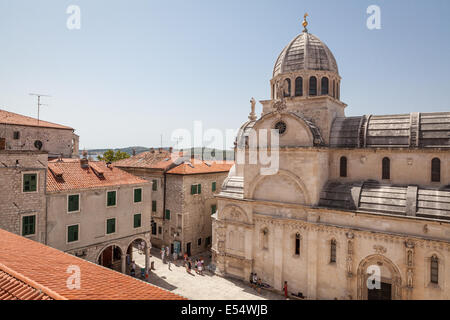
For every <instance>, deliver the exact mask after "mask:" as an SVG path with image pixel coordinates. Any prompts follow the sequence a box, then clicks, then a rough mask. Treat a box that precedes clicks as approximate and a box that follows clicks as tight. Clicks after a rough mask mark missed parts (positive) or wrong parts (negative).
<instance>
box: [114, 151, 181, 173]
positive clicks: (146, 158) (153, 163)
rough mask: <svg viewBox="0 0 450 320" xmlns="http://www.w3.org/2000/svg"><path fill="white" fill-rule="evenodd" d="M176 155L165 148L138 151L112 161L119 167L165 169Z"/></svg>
mask: <svg viewBox="0 0 450 320" xmlns="http://www.w3.org/2000/svg"><path fill="white" fill-rule="evenodd" d="M176 159H178V156H177V155H176V154H174V153H170V152H168V151H166V150H161V151H159V150H154V151H147V152H142V153H139V154H137V155H135V156H132V157H130V158H127V159H122V160H119V161H116V162H114V166H115V167H119V168H143V169H157V170H167V169H168V168H170V167H173V166H174V165H175V161H176Z"/></svg>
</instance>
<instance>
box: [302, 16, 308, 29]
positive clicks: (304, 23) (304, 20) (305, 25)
mask: <svg viewBox="0 0 450 320" xmlns="http://www.w3.org/2000/svg"><path fill="white" fill-rule="evenodd" d="M308 16H309V15H308V13H305V15H304V16H303V22H302V25H303V28H304V29H303V32H308V29H306V27H307V26H308V21H306V17H308Z"/></svg>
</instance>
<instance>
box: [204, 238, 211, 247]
mask: <svg viewBox="0 0 450 320" xmlns="http://www.w3.org/2000/svg"><path fill="white" fill-rule="evenodd" d="M210 244H211V237H206V238H205V247H207V246H209V245H210Z"/></svg>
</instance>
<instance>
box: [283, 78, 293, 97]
mask: <svg viewBox="0 0 450 320" xmlns="http://www.w3.org/2000/svg"><path fill="white" fill-rule="evenodd" d="M290 96H291V79H285V80H284V97H285V98H286V97H290Z"/></svg>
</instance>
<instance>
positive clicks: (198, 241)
mask: <svg viewBox="0 0 450 320" xmlns="http://www.w3.org/2000/svg"><path fill="white" fill-rule="evenodd" d="M201 245H202V238H198V240H197V246H198V247H201Z"/></svg>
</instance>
